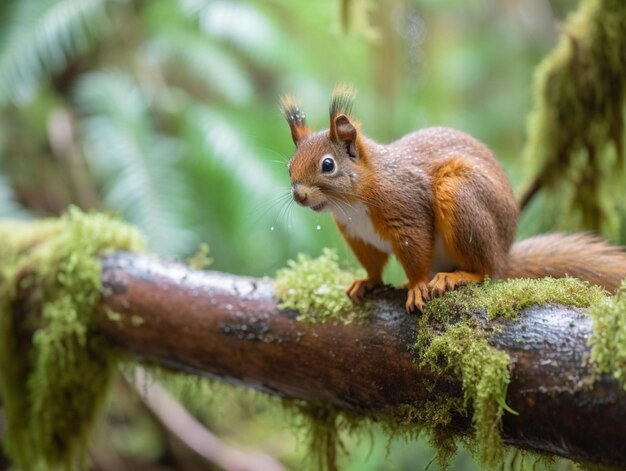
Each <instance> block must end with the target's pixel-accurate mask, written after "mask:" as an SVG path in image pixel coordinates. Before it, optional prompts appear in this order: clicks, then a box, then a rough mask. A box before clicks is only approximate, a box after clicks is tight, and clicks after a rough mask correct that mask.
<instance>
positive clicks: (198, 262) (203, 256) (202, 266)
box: [187, 243, 213, 270]
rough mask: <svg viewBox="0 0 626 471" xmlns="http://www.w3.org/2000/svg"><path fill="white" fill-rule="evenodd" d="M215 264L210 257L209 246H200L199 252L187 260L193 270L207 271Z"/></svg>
mask: <svg viewBox="0 0 626 471" xmlns="http://www.w3.org/2000/svg"><path fill="white" fill-rule="evenodd" d="M211 263H213V259H212V258H211V257H209V246H208V245H207V244H204V243H203V244H200V246H199V247H198V251H197V252H196V253H195V254H193V255H192V256H191V257H189V258H188V259H187V266H189V268H191V269H193V270H206V269H207V268H209V266H210V265H211Z"/></svg>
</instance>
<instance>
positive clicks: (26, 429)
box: [0, 209, 144, 470]
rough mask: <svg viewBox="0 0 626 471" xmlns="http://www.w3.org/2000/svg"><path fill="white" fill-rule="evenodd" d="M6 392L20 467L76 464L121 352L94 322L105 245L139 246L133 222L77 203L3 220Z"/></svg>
mask: <svg viewBox="0 0 626 471" xmlns="http://www.w3.org/2000/svg"><path fill="white" fill-rule="evenodd" d="M0 234H1V235H2V240H3V244H2V247H1V248H0V260H2V267H1V274H0V280H1V282H0V283H1V284H0V291H1V292H0V302H1V305H0V393H1V395H2V401H3V404H4V407H5V412H6V416H7V422H8V423H7V433H6V435H5V443H4V445H5V451H6V452H7V454H8V455H9V456H10V457H11V460H12V461H13V462H14V464H15V465H16V466H17V467H18V468H20V469H33V470H34V469H58V468H61V469H76V468H81V467H82V465H83V464H84V460H85V456H84V450H85V444H86V439H87V435H88V432H89V430H90V428H91V425H92V424H93V421H94V419H95V417H96V416H97V414H98V411H99V409H100V406H101V405H102V402H103V399H104V397H105V395H106V392H107V390H108V384H109V382H110V379H111V377H112V374H113V372H114V367H115V365H116V363H117V362H118V360H119V359H120V353H119V352H118V351H117V350H116V349H115V348H113V347H112V346H111V345H110V344H108V343H107V342H106V340H105V338H104V337H103V336H102V335H100V334H99V333H98V331H97V330H96V328H95V325H94V321H93V317H92V312H93V310H94V308H95V307H96V306H97V304H98V301H99V299H100V296H101V288H102V286H101V281H100V271H101V267H100V262H99V258H98V256H99V254H101V253H103V252H105V251H107V250H113V249H121V250H140V249H142V248H143V246H144V242H143V238H142V237H141V236H140V234H139V233H138V232H137V231H136V230H135V229H133V228H131V227H129V226H127V225H124V224H123V223H121V222H119V221H116V220H113V219H112V218H110V217H108V216H105V215H99V214H90V215H88V214H84V213H81V212H80V211H79V210H77V209H70V210H69V211H68V212H67V213H66V214H65V215H64V216H63V217H62V218H60V219H57V220H48V221H42V222H38V223H29V224H20V223H14V222H10V223H3V224H0Z"/></svg>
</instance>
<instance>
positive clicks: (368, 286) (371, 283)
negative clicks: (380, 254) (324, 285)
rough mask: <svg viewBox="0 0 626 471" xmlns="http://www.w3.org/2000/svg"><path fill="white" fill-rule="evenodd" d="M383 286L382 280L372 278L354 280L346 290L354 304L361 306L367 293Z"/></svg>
mask: <svg viewBox="0 0 626 471" xmlns="http://www.w3.org/2000/svg"><path fill="white" fill-rule="evenodd" d="M382 285H383V282H382V280H377V279H372V278H366V279H362V280H354V281H353V282H352V283H351V284H350V286H349V287H348V289H347V290H346V294H347V295H348V297H349V298H350V299H351V300H352V302H354V303H357V304H360V303H361V302H363V298H364V297H365V295H366V294H367V293H369V292H370V291H372V290H373V289H374V288H377V287H379V286H382Z"/></svg>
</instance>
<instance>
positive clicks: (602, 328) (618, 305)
mask: <svg viewBox="0 0 626 471" xmlns="http://www.w3.org/2000/svg"><path fill="white" fill-rule="evenodd" d="M589 315H590V316H591V318H592V320H593V331H592V335H591V338H590V339H589V344H590V345H591V347H592V349H591V359H592V360H593V361H594V362H595V363H596V364H597V365H598V371H600V372H601V373H608V374H613V375H614V376H615V378H616V379H617V380H618V381H619V382H620V383H621V384H622V385H623V386H624V389H626V280H624V281H623V282H622V286H621V287H620V288H619V290H618V291H617V293H616V295H615V296H613V297H611V298H606V299H604V300H602V301H601V302H598V303H596V304H595V305H594V306H592V308H591V309H589Z"/></svg>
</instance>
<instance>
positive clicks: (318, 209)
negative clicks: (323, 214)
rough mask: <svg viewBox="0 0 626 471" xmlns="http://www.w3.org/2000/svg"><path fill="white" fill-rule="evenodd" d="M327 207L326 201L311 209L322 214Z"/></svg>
mask: <svg viewBox="0 0 626 471" xmlns="http://www.w3.org/2000/svg"><path fill="white" fill-rule="evenodd" d="M324 206H326V201H322V202H321V203H320V204H316V205H315V206H311V209H312V210H313V211H315V212H320V211H321V210H322V209H324Z"/></svg>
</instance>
